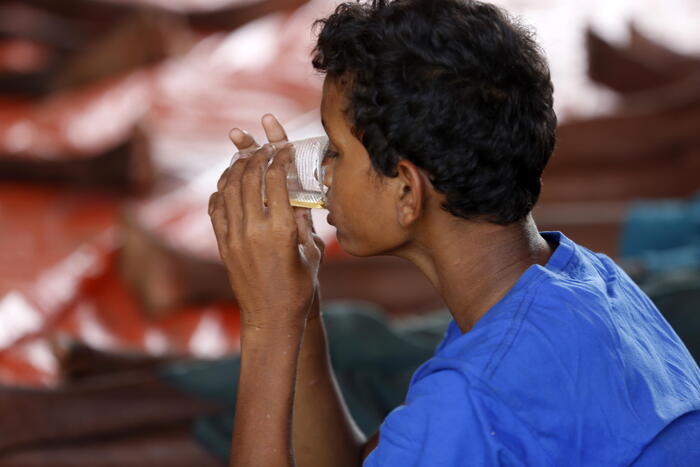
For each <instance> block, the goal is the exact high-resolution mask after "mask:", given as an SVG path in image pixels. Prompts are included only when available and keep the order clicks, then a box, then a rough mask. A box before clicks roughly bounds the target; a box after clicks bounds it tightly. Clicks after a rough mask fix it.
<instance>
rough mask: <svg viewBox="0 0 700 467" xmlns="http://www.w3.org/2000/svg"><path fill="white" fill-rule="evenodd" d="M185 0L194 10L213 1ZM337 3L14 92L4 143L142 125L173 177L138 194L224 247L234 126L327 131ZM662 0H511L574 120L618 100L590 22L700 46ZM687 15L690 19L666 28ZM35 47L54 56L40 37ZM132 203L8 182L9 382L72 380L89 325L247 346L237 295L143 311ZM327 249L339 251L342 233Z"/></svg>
mask: <svg viewBox="0 0 700 467" xmlns="http://www.w3.org/2000/svg"><path fill="white" fill-rule="evenodd" d="M124 1H126V0H124ZM149 1H153V2H158V1H160V0H149ZM168 3H170V2H168ZM181 3H182V5H183V7H185V8H190V7H191V6H192V5H194V4H195V3H198V1H197V0H191V2H190V4H188V1H186V0H182V2H181ZM227 3H232V2H227ZM241 3H243V2H241ZM334 3H335V2H330V1H325V0H324V1H321V0H319V1H315V2H312V3H310V4H308V5H307V6H305V7H302V8H301V9H299V11H297V12H296V13H295V14H293V15H291V16H290V15H282V14H273V15H269V16H267V17H264V18H261V19H259V20H256V21H254V22H252V23H250V24H248V25H246V26H244V27H242V28H240V29H238V30H237V31H235V32H233V33H231V34H216V35H211V36H208V37H205V38H203V39H202V40H201V41H200V42H199V43H198V44H197V45H195V47H194V48H192V49H191V50H190V51H189V52H188V53H187V54H186V55H184V56H181V57H176V58H172V59H169V60H167V61H165V62H163V63H160V64H158V65H156V66H152V67H149V68H147V69H142V70H137V71H135V72H132V73H128V74H126V75H123V76H117V77H114V78H112V79H110V80H108V81H105V82H100V83H96V84H94V85H91V86H89V87H87V88H82V89H77V90H75V91H71V92H69V93H63V94H61V95H57V96H53V97H51V98H49V99H47V100H43V101H40V102H30V101H26V100H20V99H12V98H3V99H2V100H0V148H2V152H5V153H10V154H26V155H28V157H29V155H31V157H44V158H76V157H77V158H79V157H88V156H89V155H90V154H93V153H94V152H95V151H99V150H101V149H103V148H105V147H108V146H110V145H113V144H115V142H117V141H119V140H121V139H123V138H125V137H127V135H128V134H129V132H130V131H131V129H132V128H133V126H134V125H140V126H142V127H143V128H144V129H145V131H146V133H147V134H148V136H149V140H150V144H151V149H152V155H153V158H154V160H155V163H156V166H157V169H158V171H159V181H158V183H157V185H156V187H155V188H154V191H153V193H152V194H151V195H149V196H146V197H143V198H140V199H137V200H130V201H129V202H128V205H129V207H130V208H132V209H134V210H135V212H137V215H138V218H139V221H140V222H141V223H142V224H143V225H144V226H146V227H147V228H148V229H149V230H151V231H152V232H155V233H157V234H158V235H159V236H160V237H161V238H162V239H163V240H164V241H167V242H168V243H170V244H172V245H174V246H176V247H177V248H180V249H183V250H184V251H188V252H190V253H194V254H197V255H200V256H203V257H208V258H215V257H217V252H216V246H215V242H214V237H213V233H212V232H211V228H210V223H209V219H208V217H207V215H206V200H207V198H208V195H209V194H210V193H211V191H213V190H214V187H215V182H216V179H217V178H218V175H219V174H220V173H221V171H222V170H223V168H224V167H225V166H226V165H227V164H228V161H229V160H230V157H231V155H232V153H233V151H234V149H233V147H232V145H231V144H230V142H229V141H228V139H227V136H226V135H227V132H228V130H229V129H230V128H231V127H232V126H238V127H241V128H246V129H248V130H250V131H251V132H252V133H253V134H254V135H255V136H256V137H257V138H258V140H259V141H261V140H263V135H262V134H261V131H260V126H259V118H260V116H261V114H262V113H263V112H273V113H275V114H276V115H277V116H278V117H279V118H280V120H282V121H283V122H284V123H285V125H286V126H287V128H288V130H289V133H290V137H291V138H292V139H295V138H301V137H305V136H311V135H314V134H319V133H320V131H321V126H320V124H319V122H318V109H317V107H318V103H319V98H320V89H321V80H320V77H319V76H317V75H315V73H314V72H313V70H311V68H310V65H309V52H310V50H311V46H312V40H313V36H312V34H311V32H310V29H309V27H310V24H311V22H312V20H313V19H315V18H317V17H320V16H323V15H324V14H325V13H326V12H327V11H329V9H330V8H331V7H332V6H333V5H334ZM649 3H650V4H651V3H653V4H656V3H659V5H657V6H658V8H656V9H654V11H655V14H654V15H648V14H644V15H642V13H645V12H647V13H648V11H650V10H649V4H647V3H645V4H644V6H640V7H639V8H637V7H636V6H635V7H633V6H631V4H630V5H627V6H625V7H619V11H618V12H617V15H616V16H614V18H615V21H613V20H611V19H610V18H612V17H613V16H607V17H606V16H605V15H604V14H603V13H602V12H604V11H605V12H609V11H610V8H612V7H611V6H609V4H608V2H603V1H602V0H600V1H596V2H592V3H589V4H585V5H583V4H579V3H576V4H574V3H571V2H564V1H561V2H557V1H554V0H550V1H545V0H542V1H533V2H526V3H523V2H517V1H513V2H504V3H502V5H503V6H504V7H506V8H511V9H512V11H513V12H514V13H516V14H522V15H523V16H524V17H525V21H526V22H527V23H529V24H533V25H534V26H535V27H536V28H537V31H538V37H539V38H540V39H541V42H542V45H543V46H544V48H545V50H547V53H548V56H549V59H550V62H551V65H552V73H553V78H554V81H555V83H557V89H556V102H557V107H558V111H559V113H560V116H563V118H564V119H566V118H570V117H580V116H586V115H594V114H597V113H602V112H605V111H607V110H608V109H610V108H611V106H612V105H613V104H614V101H612V100H611V98H610V94H609V93H607V92H606V91H603V90H601V89H598V88H596V87H595V86H593V85H592V84H591V83H590V82H588V81H586V80H585V64H584V58H585V57H584V55H583V49H582V44H581V38H582V37H583V28H584V27H585V26H586V25H587V24H589V23H592V24H593V26H594V27H596V28H597V29H599V30H603V31H604V32H605V33H606V34H607V36H608V37H612V38H613V39H616V38H618V39H619V38H620V36H621V34H622V33H621V31H622V30H623V28H624V27H625V22H626V20H627V19H628V18H637V19H639V20H640V21H639V23H640V25H641V26H642V28H643V29H644V28H646V29H647V30H652V31H656V32H660V34H661V35H662V36H664V35H665V36H664V39H666V41H665V42H667V43H669V44H670V45H678V46H679V47H680V48H681V49H684V50H688V51H690V50H692V46H693V44H695V45H697V44H698V43H700V34H699V33H698V29H697V28H695V27H689V26H690V25H691V24H692V23H693V21H696V20H697V18H698V16H700V12H698V10H697V8H696V6H694V3H693V2H690V1H688V0H676V1H674V2H663V5H662V4H661V2H656V1H654V2H649ZM178 4H179V3H178ZM186 4H188V5H186ZM642 10H644V11H642ZM625 12H627V13H625ZM670 17H673V18H674V21H670V22H669V18H670ZM693 18H695V19H693ZM678 21H681V22H682V23H683V24H685V27H683V26H682V25H678V26H677V27H675V28H674V30H673V31H670V30H668V28H667V27H665V25H667V24H678ZM5 45H8V44H5ZM11 45H13V46H14V47H18V46H19V47H25V48H27V47H29V48H31V44H11ZM3 50H4V52H3V53H5V55H7V54H8V53H10V54H12V53H13V52H12V50H9V49H7V47H6V48H5V49H3ZM8 50H9V52H8ZM32 50H33V52H32V53H34V54H35V56H34V60H40V59H41V50H40V48H34V49H32ZM695 50H697V47H696V49H695ZM30 58H31V57H30ZM10 62H11V60H10ZM5 63H7V60H5ZM14 66H20V67H21V66H26V67H30V66H32V63H30V62H27V63H15V65H14ZM123 207H124V200H122V199H119V198H117V197H114V196H111V195H104V194H93V193H91V194H89V195H86V194H85V193H74V192H70V191H65V190H58V189H51V188H44V187H31V186H17V185H2V186H0V252H1V253H0V254H1V255H2V261H0V323H2V326H0V384H18V385H39V386H41V385H52V384H56V383H57V382H59V381H60V358H61V352H62V350H61V349H62V348H64V347H65V345H66V343H67V342H68V343H69V342H70V341H71V340H73V339H74V340H78V341H81V342H85V343H88V344H89V345H90V346H93V347H96V348H98V349H104V350H110V351H115V352H143V353H148V354H151V355H164V354H178V355H181V354H189V355H195V356H200V357H216V356H220V355H224V354H226V353H229V352H235V351H236V349H237V348H238V331H239V330H238V323H237V310H236V309H235V307H232V306H230V305H228V306H227V305H223V304H222V305H213V306H208V307H200V308H192V309H186V310H180V311H179V312H177V313H173V314H172V315H169V316H168V317H166V318H163V319H161V320H157V321H152V320H148V319H146V318H145V317H144V316H143V314H142V313H141V312H140V309H139V305H138V303H137V302H136V301H135V299H134V297H133V296H131V295H130V293H129V292H128V290H127V289H126V287H125V285H124V283H123V281H122V279H121V277H120V276H119V274H118V273H117V269H116V267H115V258H116V254H117V248H118V243H117V240H116V239H117V238H118V235H117V234H118V228H119V218H120V217H119V215H120V214H119V213H120V209H121V208H123ZM314 214H315V216H316V219H315V220H316V224H317V229H319V230H320V231H321V234H322V236H324V238H326V239H327V240H328V241H329V242H330V241H331V239H332V237H333V230H332V228H330V227H329V226H327V225H325V224H324V222H323V213H322V211H319V212H315V213H314ZM327 251H330V252H336V253H337V251H338V250H337V245H334V244H332V243H331V245H330V247H329V249H328V250H327Z"/></svg>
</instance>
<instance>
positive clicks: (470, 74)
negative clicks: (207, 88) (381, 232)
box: [313, 0, 557, 225]
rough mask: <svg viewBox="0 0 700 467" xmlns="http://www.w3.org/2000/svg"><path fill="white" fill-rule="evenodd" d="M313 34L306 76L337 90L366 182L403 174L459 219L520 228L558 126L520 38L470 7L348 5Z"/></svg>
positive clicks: (534, 57)
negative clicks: (320, 76)
mask: <svg viewBox="0 0 700 467" xmlns="http://www.w3.org/2000/svg"><path fill="white" fill-rule="evenodd" d="M316 26H317V27H319V28H320V33H319V35H318V41H317V44H316V47H315V49H314V53H313V65H314V67H315V68H316V69H317V70H319V71H321V72H324V73H326V74H327V75H328V76H329V77H331V78H337V79H341V82H344V83H347V84H346V85H345V89H344V92H345V94H346V98H347V103H348V104H347V108H346V109H345V115H346V118H347V119H348V121H349V123H350V124H351V126H352V128H353V132H354V134H355V135H356V136H357V137H358V138H359V139H360V140H361V141H362V143H363V145H364V146H365V148H366V149H367V151H368V153H369V155H370V158H371V161H372V165H373V167H374V169H375V170H377V171H378V172H379V173H381V174H383V175H385V176H388V177H394V176H396V175H397V172H396V164H397V162H398V161H399V160H401V159H407V160H409V161H411V162H413V163H414V164H416V165H417V166H418V167H420V168H422V169H424V170H425V171H426V172H427V173H428V174H429V177H430V180H431V182H432V184H433V186H434V187H435V188H436V189H437V190H438V191H440V192H442V193H444V194H445V203H444V205H443V208H444V209H446V210H447V211H448V212H450V213H452V214H453V215H455V216H458V217H461V218H465V219H475V218H479V219H485V220H487V221H489V222H494V223H498V224H503V225H505V224H510V223H512V222H515V221H518V220H521V219H523V218H524V217H525V216H527V214H528V213H529V212H530V211H531V210H532V208H533V206H534V204H535V202H536V201H537V198H538V197H539V194H540V189H541V176H542V171H543V170H544V167H545V165H546V164H547V161H548V160H549V157H550V155H551V153H552V151H553V149H554V142H555V135H554V132H555V128H556V123H557V119H556V115H555V113H554V110H553V108H552V92H553V88H552V82H551V78H550V73H549V67H548V65H547V62H546V59H545V58H544V54H543V52H542V50H541V49H540V47H539V46H538V44H537V43H536V42H535V39H534V37H533V35H534V34H533V33H532V31H531V30H529V29H527V28H525V27H523V26H522V25H521V24H519V23H518V22H517V21H516V20H515V19H513V18H511V17H510V16H509V15H508V13H506V12H505V11H503V10H501V9H499V8H497V7H495V6H493V5H490V4H487V3H481V2H477V1H470V0H394V1H391V0H373V1H371V2H359V1H358V2H357V3H350V2H348V3H343V4H341V5H339V6H338V7H337V8H336V10H335V12H334V13H333V14H332V15H330V16H329V17H327V18H324V19H320V20H318V21H317V22H316Z"/></svg>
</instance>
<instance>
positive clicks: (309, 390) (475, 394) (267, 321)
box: [209, 0, 700, 466]
mask: <svg viewBox="0 0 700 467" xmlns="http://www.w3.org/2000/svg"><path fill="white" fill-rule="evenodd" d="M320 24H321V26H322V30H321V32H320V35H319V38H318V43H317V47H316V50H315V56H314V59H313V64H314V66H315V67H316V68H317V69H318V70H320V71H323V72H325V73H326V78H325V82H324V89H323V99H322V104H321V115H322V120H323V123H324V127H325V129H326V132H327V134H328V137H329V140H330V149H329V154H328V155H327V157H326V159H325V162H324V163H325V164H326V169H327V171H326V179H325V180H324V183H325V184H326V185H327V186H328V209H329V212H330V214H329V222H331V223H332V224H334V225H335V226H336V228H337V238H338V242H339V243H340V245H341V246H342V247H343V248H344V249H345V250H346V251H348V252H349V253H351V254H353V255H357V256H371V255H395V256H399V257H403V258H406V259H408V260H410V261H412V262H413V263H414V264H415V265H416V266H417V267H418V268H419V269H420V270H421V271H422V272H423V273H424V274H425V275H426V276H427V277H428V278H429V279H430V280H431V281H432V283H433V284H434V285H435V287H436V288H437V289H438V290H439V292H440V294H441V295H442V297H443V298H444V300H445V302H446V303H447V305H448V307H449V309H450V312H451V313H452V315H453V318H454V320H453V322H452V323H451V324H450V326H449V328H448V330H447V333H446V335H445V339H444V341H443V342H442V343H441V344H440V346H439V347H438V348H437V350H436V353H435V356H434V357H433V358H431V359H430V360H429V361H428V362H426V363H425V364H424V365H422V366H421V367H420V368H419V369H418V370H417V371H416V373H415V375H414V377H413V379H412V381H411V384H410V386H409V389H408V393H407V396H406V401H405V404H404V405H402V406H401V407H398V408H396V409H395V410H394V411H393V412H392V413H391V414H389V415H388V416H387V418H386V420H385V421H384V423H383V424H382V426H381V428H380V430H379V433H377V434H374V435H373V436H372V437H370V438H369V440H365V438H364V436H363V435H362V434H361V433H360V432H359V430H357V428H356V427H355V426H354V424H353V422H352V420H351V419H350V417H349V415H348V413H347V410H346V409H345V407H344V405H343V402H342V398H341V397H340V396H339V394H338V390H337V387H336V384H335V383H334V379H333V375H332V370H331V368H330V364H329V359H328V354H327V349H326V340H325V334H324V329H323V326H322V321H321V320H320V319H319V291H318V286H317V279H316V274H317V271H318V265H319V262H320V259H321V256H322V245H321V244H320V242H319V241H318V239H317V238H315V236H314V234H313V230H312V226H311V223H310V220H309V216H308V212H305V211H304V210H293V209H292V208H291V207H290V206H289V202H288V198H287V192H286V186H285V166H286V164H289V163H290V161H291V158H292V150H291V149H290V148H289V147H288V146H284V141H285V140H286V136H285V135H284V130H283V129H282V128H281V126H280V125H279V123H277V122H276V120H275V119H274V117H272V116H270V115H266V116H265V117H264V118H263V125H264V127H265V129H266V133H267V135H268V138H269V140H270V141H271V142H272V143H275V146H271V145H265V146H263V147H262V148H258V146H257V144H256V143H255V142H254V141H253V140H252V138H250V136H248V135H247V134H246V133H244V132H242V131H240V130H237V129H235V130H233V131H232V134H231V137H232V139H233V141H234V143H236V145H237V146H238V148H239V149H240V150H241V151H242V152H246V153H249V154H250V157H247V158H243V159H241V160H239V161H237V162H236V163H235V164H234V165H233V166H232V168H230V169H228V170H227V171H225V172H224V174H223V175H222V177H221V179H220V181H219V184H218V192H217V193H214V194H213V195H212V197H211V200H210V208H209V210H210V215H211V218H212V223H213V225H214V230H215V233H216V236H217V241H218V243H219V249H220V252H221V256H222V258H223V260H224V262H225V264H226V266H227V269H228V271H229V277H230V282H231V285H232V287H233V289H234V291H235V293H236V297H237V299H238V302H239V305H240V307H241V322H242V332H241V373H240V383H239V390H238V399H237V406H236V420H235V425H234V434H233V447H232V451H231V465H236V466H258V465H260V466H273V465H274V466H277V465H280V466H282V465H285V466H289V465H300V466H344V465H347V466H357V465H361V464H363V463H364V465H366V466H400V465H425V466H437V465H440V466H458V465H500V464H507V465H513V464H517V465H628V464H630V463H632V462H633V461H634V460H635V459H636V458H637V457H638V456H640V454H641V453H642V452H643V451H644V449H645V448H646V447H647V446H648V445H649V444H650V443H651V442H652V440H653V439H654V438H655V436H656V435H657V434H658V433H659V432H661V431H662V430H663V429H664V427H666V426H667V425H668V424H669V423H671V422H672V421H673V420H675V419H677V418H678V417H681V416H682V415H684V414H687V413H691V412H693V411H697V410H698V409H700V370H699V369H698V367H697V365H696V364H695V363H694V361H693V360H692V358H691V356H690V355H689V353H688V352H687V350H686V349H685V347H684V346H683V344H682V343H681V342H680V340H679V339H678V337H677V336H676V335H675V333H674V332H673V330H672V329H671V328H670V327H669V325H668V324H667V323H666V322H665V321H664V319H663V318H662V317H661V315H660V314H659V312H658V311H657V310H656V309H655V307H654V305H653V304H652V303H651V302H650V300H649V299H648V298H647V297H646V296H645V295H644V294H643V293H642V292H641V291H640V290H639V289H638V288H637V287H636V286H635V285H634V284H633V283H632V282H631V280H630V279H629V278H628V277H627V275H626V274H625V273H624V272H623V271H622V270H621V269H620V268H618V267H617V266H616V265H615V264H614V263H613V262H612V261H611V260H610V259H609V258H607V257H606V256H604V255H597V254H594V253H592V252H590V251H588V250H586V249H585V248H583V247H581V246H578V245H576V244H575V243H573V242H572V241H571V240H569V239H567V238H566V237H565V236H564V235H563V234H560V233H544V234H540V233H539V232H538V231H537V227H536V226H535V224H534V221H533V219H532V217H531V215H530V211H531V210H532V207H533V206H534V204H535V202H536V201H537V197H538V195H539V192H540V177H541V174H542V171H543V169H544V167H545V165H546V163H547V160H548V159H549V156H550V154H551V152H552V150H553V146H554V131H555V127H556V117H555V115H554V112H553V110H552V85H551V81H550V77H549V71H548V67H547V64H546V61H545V60H544V58H543V56H542V52H541V51H540V50H539V48H538V46H537V44H536V43H535V42H534V40H533V38H532V36H531V34H530V33H529V32H528V31H527V30H526V29H524V28H523V27H521V26H520V25H518V24H517V23H515V22H514V21H513V20H512V19H510V18H509V17H508V16H507V14H506V13H504V12H503V11H501V10H499V9H498V8H496V7H494V6H492V5H489V4H484V3H479V2H473V1H468V0H397V1H382V0H375V1H373V2H371V3H349V4H343V5H341V6H339V7H338V8H337V10H336V11H335V13H334V14H333V15H331V16H330V17H328V18H326V19H324V20H322V21H321V22H320ZM278 147H281V149H278ZM273 156H274V158H273ZM270 159H272V162H271V164H270V166H269V168H268V169H267V172H264V169H265V167H266V166H267V164H268V161H269V160H270ZM263 177H266V178H265V182H266V183H265V187H266V199H267V204H266V205H263V201H262V199H261V196H260V186H261V184H262V181H263ZM260 252H270V253H268V254H260ZM272 252H274V253H272ZM358 345H362V336H358Z"/></svg>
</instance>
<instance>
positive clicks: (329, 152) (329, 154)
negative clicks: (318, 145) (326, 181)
mask: <svg viewBox="0 0 700 467" xmlns="http://www.w3.org/2000/svg"><path fill="white" fill-rule="evenodd" d="M338 156H339V154H338V152H337V151H332V150H331V149H330V148H328V149H326V152H325V154H324V155H323V157H324V158H328V159H333V158H334V157H338Z"/></svg>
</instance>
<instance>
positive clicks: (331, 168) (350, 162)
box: [321, 77, 406, 256]
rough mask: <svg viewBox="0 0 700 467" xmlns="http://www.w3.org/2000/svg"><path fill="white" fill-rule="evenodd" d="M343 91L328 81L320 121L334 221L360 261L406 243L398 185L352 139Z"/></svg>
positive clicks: (341, 238) (345, 244)
mask: <svg viewBox="0 0 700 467" xmlns="http://www.w3.org/2000/svg"><path fill="white" fill-rule="evenodd" d="M345 105H346V100H345V96H344V93H343V88H342V86H341V85H340V84H339V83H337V82H336V80H334V79H332V78H328V77H327V78H326V80H325V82H324V85H323V99H322V101H321V118H322V121H323V126H324V128H325V130H326V133H327V135H328V139H329V141H330V142H329V152H328V155H327V156H326V158H325V159H324V166H325V169H326V175H325V179H324V184H325V185H326V186H328V193H327V201H328V209H329V211H330V215H329V222H330V223H332V224H333V225H335V227H336V229H337V233H336V235H337V238H338V243H340V246H341V247H342V248H343V249H344V250H345V251H347V252H348V253H350V254H352V255H356V256H371V255H379V254H388V253H391V252H392V251H393V250H394V249H396V248H398V247H400V246H401V244H402V242H404V241H405V237H406V233H405V232H404V230H403V229H402V228H401V227H400V225H399V224H398V222H397V214H396V207H395V198H394V192H395V188H396V187H395V181H394V179H393V178H391V177H384V176H382V175H380V174H379V173H378V172H376V171H375V170H374V169H373V168H372V165H371V162H370V159H369V154H368V153H367V150H366V149H365V147H364V146H363V145H362V143H361V142H360V140H358V139H357V138H356V137H355V136H354V135H353V134H352V130H351V127H350V125H349V124H348V122H347V120H346V118H345V115H344V112H343V111H344V109H345Z"/></svg>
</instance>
